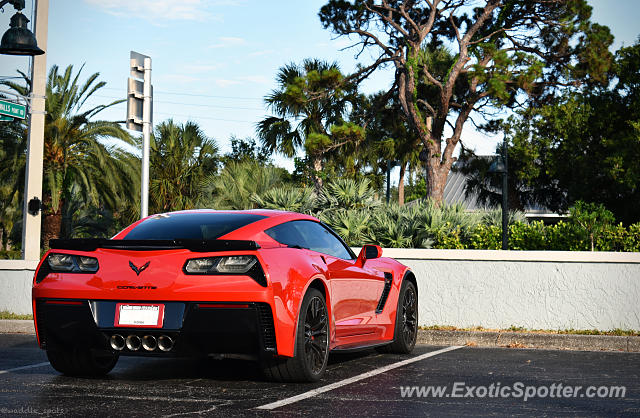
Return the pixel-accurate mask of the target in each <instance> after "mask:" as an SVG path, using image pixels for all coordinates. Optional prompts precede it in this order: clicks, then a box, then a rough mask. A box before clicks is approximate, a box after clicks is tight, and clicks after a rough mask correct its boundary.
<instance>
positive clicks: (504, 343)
mask: <svg viewBox="0 0 640 418" xmlns="http://www.w3.org/2000/svg"><path fill="white" fill-rule="evenodd" d="M0 334H35V330H34V327H33V321H32V320H21V319H2V320H0ZM417 343H418V344H429V345H467V346H472V347H503V348H504V347H506V348H539V349H545V350H575V351H626V352H635V353H637V352H640V337H624V336H615V335H577V334H542V333H529V332H495V331H437V330H419V331H418V341H417Z"/></svg>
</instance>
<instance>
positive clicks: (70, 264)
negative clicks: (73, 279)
mask: <svg viewBox="0 0 640 418" xmlns="http://www.w3.org/2000/svg"><path fill="white" fill-rule="evenodd" d="M99 268H100V265H99V263H98V259H97V258H95V257H86V256H82V255H73V254H62V253H50V254H49V255H48V256H47V259H46V260H45V262H44V263H42V265H41V266H40V270H38V275H37V276H36V283H40V282H41V281H43V280H44V278H45V277H47V274H49V273H95V272H97V271H98V269H99Z"/></svg>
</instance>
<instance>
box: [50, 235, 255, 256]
mask: <svg viewBox="0 0 640 418" xmlns="http://www.w3.org/2000/svg"><path fill="white" fill-rule="evenodd" d="M49 247H50V248H52V249H58V250H75V251H95V250H96V249H97V248H108V249H116V250H131V251H154V250H174V249H180V248H186V249H188V250H190V251H193V252H196V253H207V252H213V251H251V250H257V249H259V248H260V245H258V243H257V242H255V241H244V240H220V239H212V240H197V239H171V240H155V239H144V240H140V239H106V238H76V239H52V240H50V241H49Z"/></svg>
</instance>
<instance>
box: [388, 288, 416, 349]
mask: <svg viewBox="0 0 640 418" xmlns="http://www.w3.org/2000/svg"><path fill="white" fill-rule="evenodd" d="M417 338H418V291H417V289H416V286H415V285H414V284H413V283H412V282H410V281H409V280H403V281H402V287H401V288H400V295H399V296H398V306H397V309H396V325H395V329H394V336H393V342H392V343H391V344H387V345H385V346H382V347H379V348H378V351H380V352H383V353H397V354H409V353H410V352H411V351H413V348H414V347H415V345H416V340H417Z"/></svg>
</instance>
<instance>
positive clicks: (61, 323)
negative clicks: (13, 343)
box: [34, 298, 277, 356]
mask: <svg viewBox="0 0 640 418" xmlns="http://www.w3.org/2000/svg"><path fill="white" fill-rule="evenodd" d="M118 302H120V301H117V302H116V301H104V300H103V301H99V300H85V299H50V298H38V299H36V300H35V302H34V314H35V315H34V320H35V322H36V329H37V334H38V341H39V344H40V347H41V348H44V349H52V350H64V349H66V348H69V347H73V346H74V345H81V346H85V347H88V348H92V349H100V350H102V349H104V350H112V351H114V352H119V353H120V354H121V355H143V356H193V355H207V354H240V355H249V356H261V355H275V354H277V347H276V338H275V329H274V321H273V313H272V309H271V306H270V305H269V304H268V303H265V302H209V301H207V302H175V301H153V303H154V304H162V305H164V320H163V323H162V326H161V327H159V328H139V327H118V326H116V325H115V312H116V305H117V303H118ZM145 303H148V302H146V301H145ZM114 335H118V336H122V337H123V338H124V339H126V338H127V337H129V336H137V337H139V338H141V339H142V338H143V337H144V336H151V337H154V338H155V340H156V341H157V340H158V339H159V338H160V337H161V336H164V337H169V338H170V340H171V341H172V344H171V349H170V350H166V351H163V350H161V349H160V348H159V347H156V348H154V349H152V350H149V349H145V348H144V347H140V348H138V349H137V350H135V349H130V348H129V347H127V346H125V347H124V348H123V349H121V350H117V349H114V348H113V347H112V344H111V338H112V337H113V336H114ZM133 338H134V339H135V337H133ZM167 341H168V340H167Z"/></svg>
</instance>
